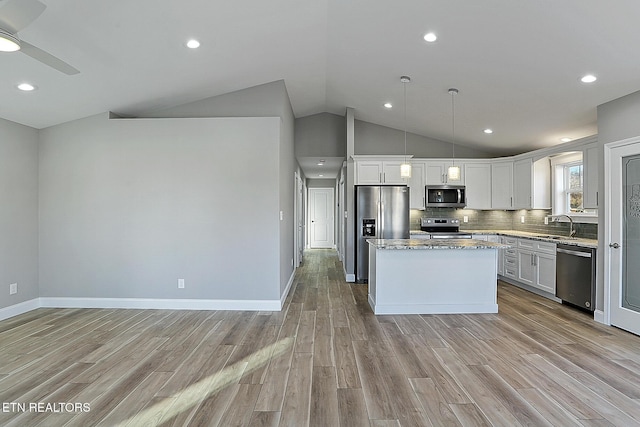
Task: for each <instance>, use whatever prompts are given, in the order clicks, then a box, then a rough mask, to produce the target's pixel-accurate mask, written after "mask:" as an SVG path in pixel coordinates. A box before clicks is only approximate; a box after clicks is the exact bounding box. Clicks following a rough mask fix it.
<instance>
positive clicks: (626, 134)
mask: <svg viewBox="0 0 640 427" xmlns="http://www.w3.org/2000/svg"><path fill="white" fill-rule="evenodd" d="M639 117H640V92H634V93H632V94H629V95H627V96H623V97H622V98H618V99H616V100H613V101H611V102H607V103H606V104H602V105H599V106H598V144H599V146H600V159H599V168H598V170H599V171H600V174H599V182H598V191H599V194H605V191H606V189H605V187H604V158H603V157H604V154H603V153H604V145H605V144H608V143H610V142H615V141H620V140H623V139H627V138H632V137H636V136H638V135H640V120H638V118H639ZM602 199H603V198H602V197H601V199H600V200H602ZM605 215H606V212H605V211H604V209H600V215H599V218H598V230H599V231H598V272H599V273H598V287H597V295H596V296H597V301H596V302H597V304H596V308H597V309H598V310H602V309H603V307H604V256H605V254H606V253H607V252H608V250H609V248H608V247H606V245H607V244H608V242H605V241H604V224H605V222H606V221H607V220H608V218H606V217H605ZM605 248H606V249H605Z"/></svg>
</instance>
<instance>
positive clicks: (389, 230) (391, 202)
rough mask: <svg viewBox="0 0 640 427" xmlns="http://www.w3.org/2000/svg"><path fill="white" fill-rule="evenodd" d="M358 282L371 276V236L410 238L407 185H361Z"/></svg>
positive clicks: (357, 201)
mask: <svg viewBox="0 0 640 427" xmlns="http://www.w3.org/2000/svg"><path fill="white" fill-rule="evenodd" d="M355 204H356V227H355V229H356V241H355V252H356V253H355V260H356V282H358V283H366V282H367V280H368V278H369V244H368V243H367V239H408V238H409V187H407V186H405V185H401V186H395V185H394V186H391V185H375V186H372V185H357V186H356V195H355Z"/></svg>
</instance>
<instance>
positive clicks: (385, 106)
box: [384, 102, 393, 108]
mask: <svg viewBox="0 0 640 427" xmlns="http://www.w3.org/2000/svg"><path fill="white" fill-rule="evenodd" d="M384 108H393V104H391V103H390V102H386V103H385V104H384Z"/></svg>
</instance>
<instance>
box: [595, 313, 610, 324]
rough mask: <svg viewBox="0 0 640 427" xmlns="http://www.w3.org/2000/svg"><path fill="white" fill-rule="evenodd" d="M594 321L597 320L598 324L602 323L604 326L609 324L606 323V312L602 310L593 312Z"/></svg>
mask: <svg viewBox="0 0 640 427" xmlns="http://www.w3.org/2000/svg"><path fill="white" fill-rule="evenodd" d="M593 320H595V321H596V322H598V323H602V324H603V325H606V324H607V323H605V321H604V311H602V310H596V311H594V312H593Z"/></svg>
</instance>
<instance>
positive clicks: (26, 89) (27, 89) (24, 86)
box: [16, 83, 36, 92]
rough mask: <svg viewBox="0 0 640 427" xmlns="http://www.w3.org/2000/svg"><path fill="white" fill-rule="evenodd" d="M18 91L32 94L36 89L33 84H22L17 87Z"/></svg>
mask: <svg viewBox="0 0 640 427" xmlns="http://www.w3.org/2000/svg"><path fill="white" fill-rule="evenodd" d="M16 87H17V88H18V89H20V90H21V91H24V92H31V91H32V90H35V89H36V87H35V86H34V85H32V84H29V83H20V84H19V85H18V86H16Z"/></svg>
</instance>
